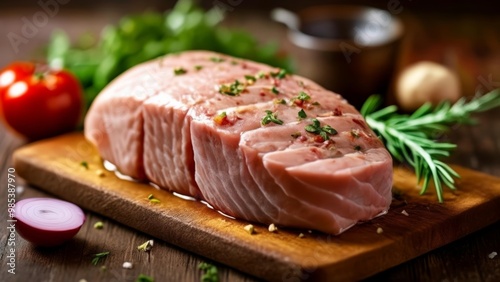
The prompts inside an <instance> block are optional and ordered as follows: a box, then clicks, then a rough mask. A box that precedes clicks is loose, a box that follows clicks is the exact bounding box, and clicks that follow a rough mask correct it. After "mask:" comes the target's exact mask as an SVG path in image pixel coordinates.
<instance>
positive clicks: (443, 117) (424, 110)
mask: <svg viewBox="0 0 500 282" xmlns="http://www.w3.org/2000/svg"><path fill="white" fill-rule="evenodd" d="M381 103H382V100H381V98H380V97H379V96H371V97H369V98H368V99H367V100H366V102H365V103H364V105H363V107H362V109H361V113H362V114H363V116H365V119H366V122H367V123H368V125H369V126H370V127H371V128H372V129H373V130H374V131H375V132H376V133H377V134H378V135H380V137H381V138H382V140H383V141H384V143H385V145H386V147H387V149H388V150H389V152H390V153H391V154H392V155H393V156H394V157H395V158H396V159H397V160H399V161H401V162H407V163H408V164H410V165H411V166H412V167H413V168H414V169H415V174H416V176H417V181H418V182H419V183H420V182H421V181H422V180H423V183H422V189H421V191H420V193H421V194H423V193H425V192H426V191H427V188H428V187H429V183H430V181H431V179H433V182H434V186H435V189H436V194H437V198H438V200H439V202H443V186H444V185H445V186H448V187H449V188H451V189H455V178H457V177H459V175H458V173H457V172H455V171H454V170H453V169H452V168H451V167H450V166H449V165H447V164H446V163H444V162H442V161H441V160H440V158H442V157H447V156H449V155H450V152H451V151H452V150H453V149H455V147H456V145H455V144H451V143H446V142H437V141H436V140H434V139H435V137H436V136H437V135H439V134H442V133H443V132H445V131H447V130H449V129H450V126H451V125H453V124H473V123H474V122H475V120H474V119H473V118H472V117H471V114H473V113H478V112H484V111H487V110H490V109H492V108H495V107H499V106H500V89H497V90H494V91H492V92H490V93H488V94H486V95H483V96H481V97H479V98H476V99H473V100H471V101H469V102H467V101H466V99H465V98H462V99H461V100H459V101H458V102H456V103H455V104H451V103H449V102H443V103H441V104H440V105H438V106H437V107H432V105H431V104H425V105H423V106H422V107H420V108H419V109H418V110H416V111H415V112H414V113H413V114H411V115H405V114H399V113H398V108H397V107H396V106H394V105H392V106H388V107H386V108H383V109H380V110H378V108H379V107H380V105H381Z"/></svg>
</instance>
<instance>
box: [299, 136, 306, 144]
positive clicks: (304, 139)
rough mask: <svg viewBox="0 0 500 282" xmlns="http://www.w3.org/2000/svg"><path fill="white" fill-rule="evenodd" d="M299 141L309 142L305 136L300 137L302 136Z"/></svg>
mask: <svg viewBox="0 0 500 282" xmlns="http://www.w3.org/2000/svg"><path fill="white" fill-rule="evenodd" d="M297 141H300V142H305V141H307V137H305V136H304V135H300V136H299V137H298V138H297Z"/></svg>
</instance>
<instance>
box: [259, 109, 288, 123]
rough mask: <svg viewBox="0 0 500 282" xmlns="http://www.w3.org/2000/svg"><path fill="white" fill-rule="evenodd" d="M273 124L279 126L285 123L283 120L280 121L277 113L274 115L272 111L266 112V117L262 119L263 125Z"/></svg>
mask: <svg viewBox="0 0 500 282" xmlns="http://www.w3.org/2000/svg"><path fill="white" fill-rule="evenodd" d="M271 122H273V123H275V124H279V125H282V124H283V121H282V120H281V119H278V117H277V115H276V113H273V112H272V111H270V110H266V115H265V116H264V117H263V118H262V121H261V124H262V125H267V124H269V123H271Z"/></svg>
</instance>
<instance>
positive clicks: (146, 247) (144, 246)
mask: <svg viewBox="0 0 500 282" xmlns="http://www.w3.org/2000/svg"><path fill="white" fill-rule="evenodd" d="M153 245H154V241H153V240H147V241H146V242H144V243H142V244H140V245H139V246H137V249H138V250H139V251H143V252H149V251H150V250H151V249H152V248H153Z"/></svg>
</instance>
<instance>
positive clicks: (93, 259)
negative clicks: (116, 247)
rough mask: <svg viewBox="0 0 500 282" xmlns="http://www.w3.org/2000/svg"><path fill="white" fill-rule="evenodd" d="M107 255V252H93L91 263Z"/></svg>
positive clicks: (94, 263) (97, 261)
mask: <svg viewBox="0 0 500 282" xmlns="http://www.w3.org/2000/svg"><path fill="white" fill-rule="evenodd" d="M108 255H109V252H102V253H98V254H95V255H94V257H93V258H92V264H93V265H97V264H98V263H99V262H100V261H101V259H104V258H105V257H107V256H108Z"/></svg>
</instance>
